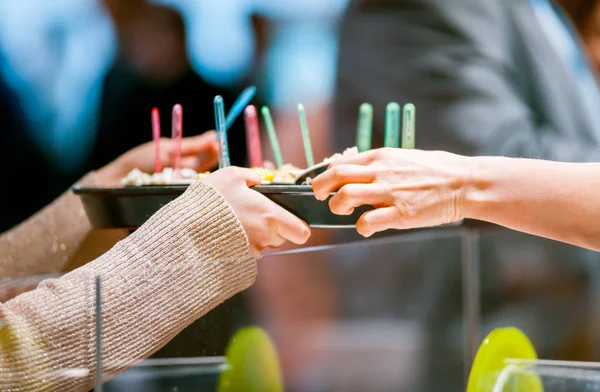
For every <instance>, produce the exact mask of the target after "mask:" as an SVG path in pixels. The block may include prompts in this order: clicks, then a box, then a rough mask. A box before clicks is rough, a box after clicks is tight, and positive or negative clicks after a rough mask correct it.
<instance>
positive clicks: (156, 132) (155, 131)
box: [152, 108, 162, 173]
mask: <svg viewBox="0 0 600 392" xmlns="http://www.w3.org/2000/svg"><path fill="white" fill-rule="evenodd" d="M152 140H153V141H154V172H156V173H160V172H162V162H161V159H160V117H159V114H158V108H154V109H152Z"/></svg>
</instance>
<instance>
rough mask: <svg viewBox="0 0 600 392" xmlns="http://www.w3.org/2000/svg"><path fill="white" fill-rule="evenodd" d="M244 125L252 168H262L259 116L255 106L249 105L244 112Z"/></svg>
mask: <svg viewBox="0 0 600 392" xmlns="http://www.w3.org/2000/svg"><path fill="white" fill-rule="evenodd" d="M244 123H245V124H246V144H247V145H248V157H249V159H250V167H262V150H261V147H260V134H259V130H258V115H257V113H256V108H255V107H254V105H249V106H248V107H247V108H246V110H245V111H244Z"/></svg>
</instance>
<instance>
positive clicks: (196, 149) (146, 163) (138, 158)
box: [96, 131, 219, 187]
mask: <svg viewBox="0 0 600 392" xmlns="http://www.w3.org/2000/svg"><path fill="white" fill-rule="evenodd" d="M172 143H173V141H172V140H171V139H167V138H162V139H160V159H161V163H162V167H169V166H171V165H172V163H173V157H172V153H171V151H172ZM218 162H219V157H218V146H217V138H216V134H215V132H214V131H209V132H205V133H203V134H202V135H198V136H192V137H186V138H183V139H181V167H185V168H190V169H194V170H196V171H197V172H204V171H207V170H211V169H213V168H215V167H216V165H217V164H218ZM136 168H137V169H139V170H141V171H143V172H145V173H153V172H154V143H153V142H148V143H144V144H142V145H140V146H137V147H135V148H133V149H131V150H129V151H127V152H126V153H124V154H123V155H121V156H120V157H119V158H117V159H115V160H114V161H112V162H111V163H109V164H108V165H106V166H104V167H103V168H102V169H100V170H98V171H97V172H96V175H97V176H96V177H97V179H98V181H99V182H100V185H101V186H105V187H109V186H117V185H119V184H120V182H121V178H123V177H125V176H126V175H127V174H128V173H129V172H130V171H132V170H133V169H136Z"/></svg>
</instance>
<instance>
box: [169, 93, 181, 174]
mask: <svg viewBox="0 0 600 392" xmlns="http://www.w3.org/2000/svg"><path fill="white" fill-rule="evenodd" d="M182 133H183V108H182V107H181V105H180V104H177V105H175V106H173V115H172V117H171V139H173V151H172V152H171V156H172V157H173V177H174V179H176V180H178V179H179V178H180V176H181V136H182Z"/></svg>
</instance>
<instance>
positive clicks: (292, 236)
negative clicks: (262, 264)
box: [269, 203, 310, 246]
mask: <svg viewBox="0 0 600 392" xmlns="http://www.w3.org/2000/svg"><path fill="white" fill-rule="evenodd" d="M273 204H274V203H273ZM273 208H274V214H275V219H274V224H275V226H276V227H275V231H276V233H277V236H279V237H281V238H282V239H284V240H286V241H290V242H292V243H294V244H297V245H302V244H304V243H306V241H308V238H309V237H310V228H309V227H308V225H307V224H306V223H305V222H303V221H302V220H300V219H298V218H297V217H296V216H295V215H293V214H292V213H291V212H289V211H286V210H285V209H283V208H282V207H280V206H278V205H277V204H274V205H273ZM281 245H283V242H281V243H275V244H269V246H281Z"/></svg>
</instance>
